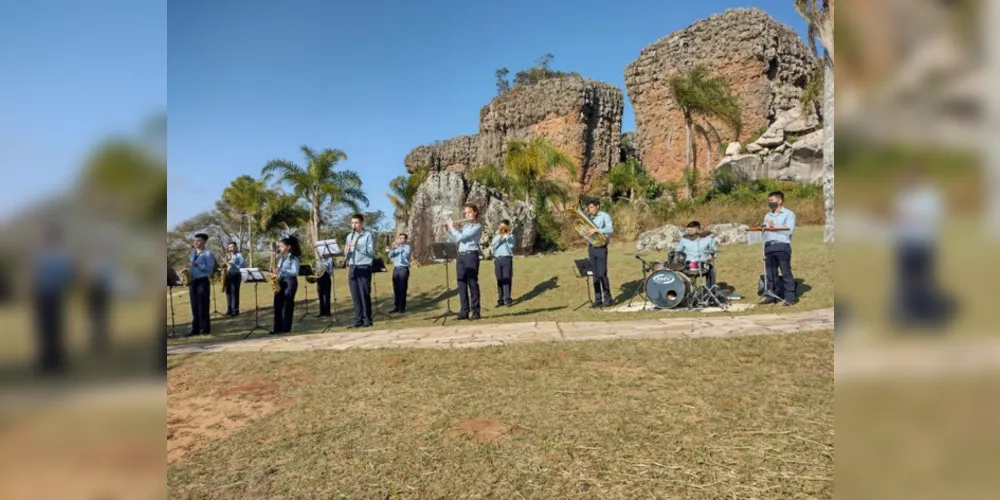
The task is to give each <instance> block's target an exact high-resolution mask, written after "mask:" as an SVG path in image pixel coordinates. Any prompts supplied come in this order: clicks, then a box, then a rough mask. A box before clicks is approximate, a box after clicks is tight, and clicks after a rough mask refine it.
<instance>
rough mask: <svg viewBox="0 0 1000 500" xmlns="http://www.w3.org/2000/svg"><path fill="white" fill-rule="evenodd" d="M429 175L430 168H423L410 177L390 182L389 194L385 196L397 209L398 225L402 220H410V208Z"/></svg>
mask: <svg viewBox="0 0 1000 500" xmlns="http://www.w3.org/2000/svg"><path fill="white" fill-rule="evenodd" d="M429 175H430V168H428V167H426V166H423V167H420V168H418V169H417V170H416V171H414V172H413V173H412V174H410V175H400V176H398V177H396V178H394V179H392V180H391V181H389V192H388V193H385V196H386V198H389V202H390V203H392V206H393V208H395V209H396V214H395V218H396V222H397V223H398V222H399V221H400V220H404V221H406V220H410V208H411V207H412V206H413V200H415V199H416V197H417V190H419V189H420V185H421V184H423V183H424V181H426V180H427V177H428V176H429Z"/></svg>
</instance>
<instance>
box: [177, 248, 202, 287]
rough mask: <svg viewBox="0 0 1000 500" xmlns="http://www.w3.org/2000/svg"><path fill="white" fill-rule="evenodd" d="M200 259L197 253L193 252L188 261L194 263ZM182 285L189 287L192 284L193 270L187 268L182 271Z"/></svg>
mask: <svg viewBox="0 0 1000 500" xmlns="http://www.w3.org/2000/svg"><path fill="white" fill-rule="evenodd" d="M197 257H198V254H197V253H194V252H191V253H189V254H188V259H189V260H190V261H191V262H192V263H193V262H194V259H195V258H197ZM181 284H182V285H184V286H188V285H190V284H191V268H189V267H185V268H184V269H181Z"/></svg>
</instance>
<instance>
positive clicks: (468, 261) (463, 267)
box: [447, 204, 483, 320]
mask: <svg viewBox="0 0 1000 500" xmlns="http://www.w3.org/2000/svg"><path fill="white" fill-rule="evenodd" d="M463 211H464V212H465V226H464V227H462V230H461V231H459V230H458V229H456V228H455V224H454V223H453V222H452V221H448V225H447V229H448V234H449V235H450V236H451V240H452V241H455V242H457V243H458V260H457V261H456V262H455V266H456V268H457V271H456V276H457V277H458V298H459V302H461V304H462V306H461V308H460V309H459V311H458V319H460V320H463V319H471V320H477V319H479V318H480V314H479V313H480V305H479V240H480V239H482V235H483V229H482V225H480V224H479V207H477V206H476V205H471V204H469V205H465V206H464V207H463Z"/></svg>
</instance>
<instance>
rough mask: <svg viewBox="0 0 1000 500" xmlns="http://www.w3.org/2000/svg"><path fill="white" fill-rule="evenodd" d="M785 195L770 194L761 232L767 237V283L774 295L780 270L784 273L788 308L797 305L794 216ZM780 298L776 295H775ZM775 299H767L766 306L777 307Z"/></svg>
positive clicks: (765, 254)
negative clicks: (793, 255)
mask: <svg viewBox="0 0 1000 500" xmlns="http://www.w3.org/2000/svg"><path fill="white" fill-rule="evenodd" d="M784 204H785V194H784V193H782V192H781V191H774V192H772V193H770V194H768V195H767V207H768V208H769V209H770V210H769V211H768V212H767V213H766V214H764V222H763V224H762V225H761V228H760V230H761V231H762V235H763V238H764V262H765V271H766V272H767V284H768V287H769V288H771V291H772V292H774V291H775V289H776V284H777V283H778V270H779V269H780V270H781V279H782V284H783V285H784V288H785V301H784V302H785V305H786V306H790V305H792V304H794V303H795V277H794V276H792V233H794V232H795V213H793V212H792V211H791V210H789V209H787V208H785V207H784ZM776 295H777V294H776ZM777 302H778V300H777V299H775V298H774V297H768V299H767V300H765V301H764V303H765V304H776V303H777Z"/></svg>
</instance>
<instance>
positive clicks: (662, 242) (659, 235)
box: [635, 222, 747, 260]
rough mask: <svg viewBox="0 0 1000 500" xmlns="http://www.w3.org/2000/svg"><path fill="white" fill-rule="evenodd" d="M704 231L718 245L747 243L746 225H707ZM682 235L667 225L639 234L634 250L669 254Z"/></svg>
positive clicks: (726, 223) (678, 230)
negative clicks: (708, 233)
mask: <svg viewBox="0 0 1000 500" xmlns="http://www.w3.org/2000/svg"><path fill="white" fill-rule="evenodd" d="M704 229H705V230H706V231H709V232H711V233H712V237H714V238H715V241H716V243H718V244H719V245H733V244H738V243H746V241H747V226H746V224H735V223H732V222H724V223H719V224H709V225H708V226H705V228H704ZM683 234H684V229H683V228H680V227H677V226H674V225H671V224H667V225H666V226H663V227H660V228H657V229H653V230H650V231H646V232H645V233H642V234H640V235H639V239H638V240H636V242H635V250H636V252H639V253H645V252H665V253H669V252H670V251H671V250H673V249H674V248H675V247H676V246H677V242H678V241H680V239H681V236H682V235H683ZM662 257H663V259H664V260H665V259H666V255H663V256H662Z"/></svg>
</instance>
